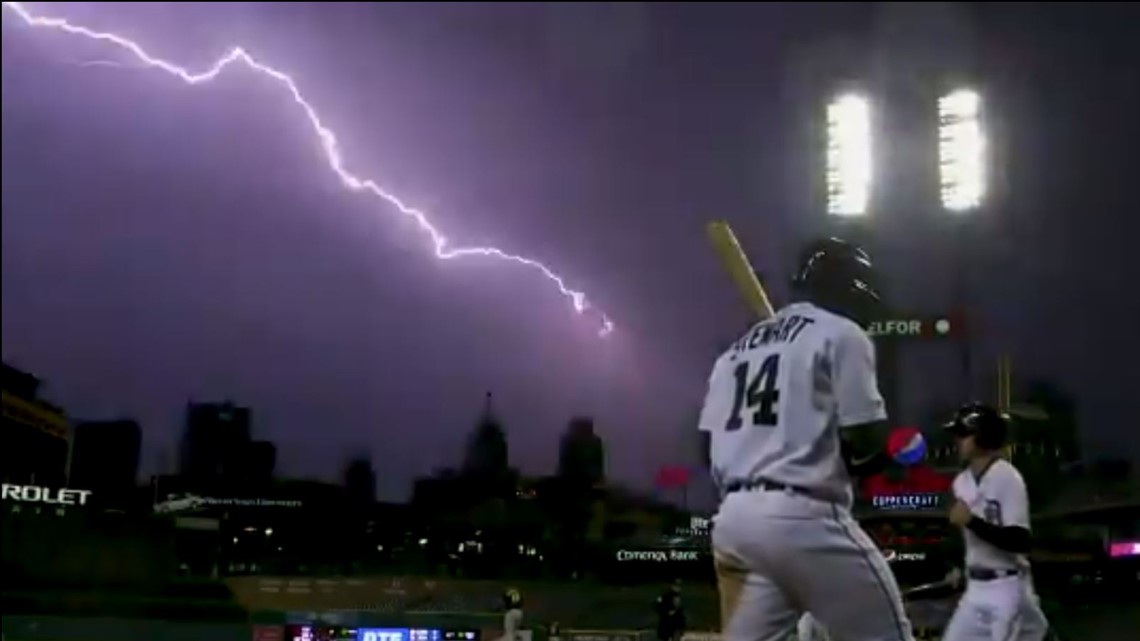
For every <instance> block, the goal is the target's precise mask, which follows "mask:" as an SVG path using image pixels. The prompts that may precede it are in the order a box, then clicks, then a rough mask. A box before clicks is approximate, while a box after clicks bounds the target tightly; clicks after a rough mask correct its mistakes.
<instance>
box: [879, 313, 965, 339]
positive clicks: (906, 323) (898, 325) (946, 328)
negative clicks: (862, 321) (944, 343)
mask: <svg viewBox="0 0 1140 641" xmlns="http://www.w3.org/2000/svg"><path fill="white" fill-rule="evenodd" d="M961 325H962V321H961V320H959V319H954V318H951V317H949V316H900V317H896V318H887V319H882V320H877V321H871V323H870V324H869V325H868V326H867V335H868V336H870V337H871V338H881V339H900V338H948V337H952V336H954V335H957V334H960V333H961V331H962V328H961Z"/></svg>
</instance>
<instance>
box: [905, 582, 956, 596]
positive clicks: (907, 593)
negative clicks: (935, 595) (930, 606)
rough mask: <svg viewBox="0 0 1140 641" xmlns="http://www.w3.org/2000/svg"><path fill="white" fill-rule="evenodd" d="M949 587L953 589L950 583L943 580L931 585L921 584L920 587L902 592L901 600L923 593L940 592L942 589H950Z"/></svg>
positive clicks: (952, 584)
mask: <svg viewBox="0 0 1140 641" xmlns="http://www.w3.org/2000/svg"><path fill="white" fill-rule="evenodd" d="M950 587H954V583H952V582H951V581H949V580H947V579H943V580H941V581H934V582H932V583H923V584H922V585H916V586H914V587H913V588H908V589H906V590H903V593H902V595H903V598H906V597H910V596H915V595H918V594H922V593H923V592H933V591H935V590H940V589H942V588H950Z"/></svg>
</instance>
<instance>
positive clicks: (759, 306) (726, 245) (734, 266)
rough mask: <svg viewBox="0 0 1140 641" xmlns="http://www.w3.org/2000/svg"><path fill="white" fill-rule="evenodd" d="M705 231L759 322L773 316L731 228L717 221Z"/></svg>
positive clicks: (753, 271) (758, 281) (769, 303)
mask: <svg viewBox="0 0 1140 641" xmlns="http://www.w3.org/2000/svg"><path fill="white" fill-rule="evenodd" d="M707 231H708V235H709V241H710V242H712V246H713V249H714V250H716V253H717V255H719V256H720V260H721V262H722V263H723V264H724V268H725V269H727V270H728V273H729V275H730V276H732V280H733V281H734V282H735V283H736V288H737V289H738V290H740V294H741V295H742V296H744V302H746V303H747V304H748V306H749V307H750V308H751V309H752V311H753V312H755V313H756V316H757V317H758V318H759V319H760V320H765V319H768V318H771V317H772V316H774V315H775V314H776V312H775V310H773V309H772V301H770V300H768V292H766V291H764V285H763V284H762V283H761V282H760V279H759V278H757V277H756V272H755V270H753V269H752V263H750V262H748V256H746V255H745V254H744V249H742V248H741V247H740V241H738V240H736V234H734V233H732V228H731V227H729V226H728V223H727V222H725V221H723V220H718V221H713V222H711V223H709V224H708V227H707Z"/></svg>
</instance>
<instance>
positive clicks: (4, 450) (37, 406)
mask: <svg viewBox="0 0 1140 641" xmlns="http://www.w3.org/2000/svg"><path fill="white" fill-rule="evenodd" d="M3 412H4V413H3V420H4V424H3V429H2V430H0V475H2V476H3V480H4V482H5V483H15V484H25V485H41V486H47V487H62V486H63V485H64V484H65V483H66V481H67V463H68V461H67V459H68V453H69V446H70V444H69V441H70V439H71V427H70V424H69V422H68V420H67V416H66V415H64V413H63V410H62V409H60V408H59V407H57V406H55V405H52V404H51V403H48V402H47V401H45V400H43V399H42V398H41V397H40V379H39V378H37V377H36V376H34V375H33V374H30V373H28V372H25V371H22V370H19V369H16V368H15V367H12V366H10V365H8V364H7V363H5V364H4V378H3Z"/></svg>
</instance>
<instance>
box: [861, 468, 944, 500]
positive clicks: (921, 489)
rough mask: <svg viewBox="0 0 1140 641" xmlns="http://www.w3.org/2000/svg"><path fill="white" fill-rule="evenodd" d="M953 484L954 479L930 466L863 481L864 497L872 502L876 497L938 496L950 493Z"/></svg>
mask: <svg viewBox="0 0 1140 641" xmlns="http://www.w3.org/2000/svg"><path fill="white" fill-rule="evenodd" d="M953 482H954V479H953V477H951V476H950V475H948V474H940V473H938V472H936V471H935V470H934V469H933V468H931V467H930V466H928V465H914V466H911V467H904V468H901V469H897V470H892V471H891V472H890V473H886V472H884V473H882V474H877V475H875V476H872V477H870V478H867V479H866V480H864V481H863V496H864V498H866V499H868V500H872V499H874V497H876V496H892V495H902V494H938V493H944V492H949V491H950V485H951V484H952V483H953Z"/></svg>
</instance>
